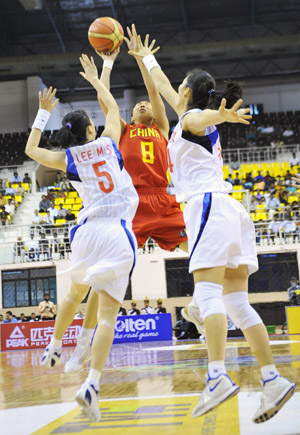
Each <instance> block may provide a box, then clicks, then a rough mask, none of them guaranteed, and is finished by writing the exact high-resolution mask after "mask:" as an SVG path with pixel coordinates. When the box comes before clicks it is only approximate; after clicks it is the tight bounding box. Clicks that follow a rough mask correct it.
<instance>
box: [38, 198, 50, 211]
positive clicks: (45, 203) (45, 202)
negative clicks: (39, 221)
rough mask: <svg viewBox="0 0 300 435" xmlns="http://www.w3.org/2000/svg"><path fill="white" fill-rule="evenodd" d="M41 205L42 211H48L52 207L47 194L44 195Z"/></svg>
mask: <svg viewBox="0 0 300 435" xmlns="http://www.w3.org/2000/svg"><path fill="white" fill-rule="evenodd" d="M39 207H40V213H43V212H46V211H47V210H48V208H49V207H51V201H49V199H46V196H45V195H42V200H41V201H40V204H39Z"/></svg>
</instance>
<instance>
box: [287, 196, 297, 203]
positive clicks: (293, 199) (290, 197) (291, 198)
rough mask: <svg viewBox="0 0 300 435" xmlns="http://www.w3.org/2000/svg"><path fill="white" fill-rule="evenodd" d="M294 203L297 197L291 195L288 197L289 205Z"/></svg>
mask: <svg viewBox="0 0 300 435" xmlns="http://www.w3.org/2000/svg"><path fill="white" fill-rule="evenodd" d="M294 201H296V202H298V196H294V195H291V196H289V197H288V202H289V204H291V203H292V202H294Z"/></svg>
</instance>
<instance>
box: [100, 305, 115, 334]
mask: <svg viewBox="0 0 300 435" xmlns="http://www.w3.org/2000/svg"><path fill="white" fill-rule="evenodd" d="M117 317H118V312H117V313H116V310H115V308H114V307H99V311H98V325H99V326H100V325H103V326H108V327H110V328H113V329H114V328H115V324H116V320H117Z"/></svg>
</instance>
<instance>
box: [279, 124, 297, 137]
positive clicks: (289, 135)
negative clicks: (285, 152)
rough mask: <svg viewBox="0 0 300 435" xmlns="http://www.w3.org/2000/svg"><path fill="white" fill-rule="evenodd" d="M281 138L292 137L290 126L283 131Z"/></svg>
mask: <svg viewBox="0 0 300 435" xmlns="http://www.w3.org/2000/svg"><path fill="white" fill-rule="evenodd" d="M282 136H283V137H285V138H288V137H291V136H294V131H293V130H292V127H291V126H290V125H288V126H287V127H286V128H285V129H284V130H283V133H282Z"/></svg>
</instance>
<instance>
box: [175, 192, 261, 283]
mask: <svg viewBox="0 0 300 435" xmlns="http://www.w3.org/2000/svg"><path fill="white" fill-rule="evenodd" d="M183 214H184V220H185V224H186V232H187V236H188V249H189V254H190V263H189V272H190V273H191V272H193V271H195V270H197V269H204V268H210V267H219V266H225V267H228V268H232V269H235V268H237V267H238V266H239V265H247V266H248V274H249V275H251V274H252V273H254V272H256V271H257V270H258V261H257V253H256V245H255V229H254V225H253V222H252V220H251V218H250V216H249V215H248V213H247V211H246V210H245V208H244V207H243V205H242V204H241V203H239V202H238V201H236V200H235V199H233V198H231V196H229V195H228V194H227V193H203V194H199V195H195V196H193V197H192V198H191V199H190V200H189V202H188V203H187V205H186V207H185V208H184V210H183Z"/></svg>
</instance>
